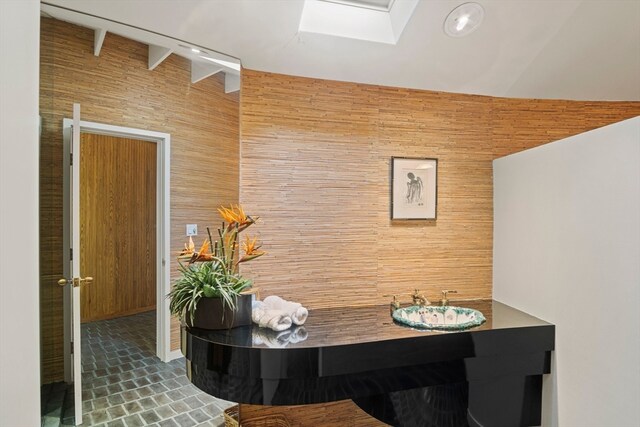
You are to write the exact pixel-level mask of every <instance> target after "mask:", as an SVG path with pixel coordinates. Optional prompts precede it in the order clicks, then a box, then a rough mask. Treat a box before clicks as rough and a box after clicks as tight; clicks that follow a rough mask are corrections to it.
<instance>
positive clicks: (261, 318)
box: [251, 301, 292, 331]
mask: <svg viewBox="0 0 640 427" xmlns="http://www.w3.org/2000/svg"><path fill="white" fill-rule="evenodd" d="M251 320H253V323H256V324H257V325H258V326H260V327H261V328H269V329H272V330H274V331H284V330H285V329H289V328H290V327H291V324H292V320H291V316H289V315H288V314H287V313H286V312H284V311H281V310H274V309H272V308H270V307H267V306H266V305H265V304H264V303H263V302H261V301H255V302H254V303H253V305H252V310H251Z"/></svg>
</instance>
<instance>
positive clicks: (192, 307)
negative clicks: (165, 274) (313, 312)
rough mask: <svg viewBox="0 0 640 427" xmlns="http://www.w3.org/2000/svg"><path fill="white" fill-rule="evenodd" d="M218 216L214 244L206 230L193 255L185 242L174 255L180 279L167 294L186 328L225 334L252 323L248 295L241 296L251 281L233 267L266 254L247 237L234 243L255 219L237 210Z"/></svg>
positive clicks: (227, 210) (190, 243)
mask: <svg viewBox="0 0 640 427" xmlns="http://www.w3.org/2000/svg"><path fill="white" fill-rule="evenodd" d="M218 212H219V213H220V215H221V216H222V218H223V223H222V226H221V227H220V228H219V229H218V239H217V240H215V241H214V240H213V237H212V235H211V231H210V230H209V228H208V227H207V233H208V236H209V237H208V239H205V241H204V242H203V243H202V246H201V247H200V250H198V251H197V252H196V251H195V246H194V245H193V240H191V239H190V240H189V244H188V245H187V244H185V248H184V249H183V250H182V251H181V252H180V255H179V256H178V264H179V267H178V268H179V270H180V273H181V275H180V278H179V279H178V280H177V281H176V282H175V284H174V286H173V289H172V290H171V292H170V293H169V295H168V298H169V299H170V300H171V302H170V304H169V309H170V311H171V314H172V315H174V316H177V317H178V318H179V319H180V320H181V321H183V322H185V323H186V324H187V326H191V327H196V328H202V329H228V328H233V327H236V326H244V325H249V324H251V295H250V294H247V293H246V292H247V291H248V290H249V289H250V288H251V281H250V280H248V279H246V278H244V277H242V276H241V275H240V273H239V271H238V266H239V265H240V264H242V263H244V262H248V261H251V260H253V259H256V258H258V257H260V256H262V255H264V254H265V252H264V251H261V250H260V245H259V244H258V242H257V238H256V237H249V236H246V238H245V240H244V241H243V242H242V244H241V245H239V244H238V241H239V240H240V234H241V233H242V232H243V231H245V230H246V229H247V228H249V227H251V226H252V225H253V224H255V223H256V220H257V219H258V218H256V219H253V218H251V217H250V216H248V215H246V214H245V212H244V210H243V209H242V207H241V206H239V205H236V206H235V207H234V206H233V205H232V206H231V207H229V208H225V207H221V208H220V209H218ZM239 246H240V247H239ZM211 248H213V251H211V250H210V249H211ZM240 249H241V251H240ZM240 252H241V253H240Z"/></svg>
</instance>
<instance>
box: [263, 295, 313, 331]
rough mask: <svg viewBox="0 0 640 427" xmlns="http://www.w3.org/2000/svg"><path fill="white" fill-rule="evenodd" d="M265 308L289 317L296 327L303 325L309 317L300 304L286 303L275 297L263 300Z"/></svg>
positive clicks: (307, 311)
mask: <svg viewBox="0 0 640 427" xmlns="http://www.w3.org/2000/svg"><path fill="white" fill-rule="evenodd" d="M263 302H264V304H265V306H267V307H269V308H270V309H273V310H280V311H284V312H285V313H287V314H288V315H289V316H291V320H292V321H293V323H294V324H296V325H299V326H300V325H304V322H306V321H307V317H308V316H309V310H307V309H306V308H304V307H303V306H302V304H300V303H298V302H293V301H287V300H285V299H282V298H280V297H279V296H276V295H271V296H268V297H266V298H265V299H264V301H263Z"/></svg>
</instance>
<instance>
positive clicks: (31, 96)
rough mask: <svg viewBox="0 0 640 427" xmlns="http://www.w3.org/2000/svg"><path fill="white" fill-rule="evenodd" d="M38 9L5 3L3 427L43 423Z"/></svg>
mask: <svg viewBox="0 0 640 427" xmlns="http://www.w3.org/2000/svg"><path fill="white" fill-rule="evenodd" d="M39 38H40V4H39V2H38V1H37V0H0V426H11V427H21V426H37V425H40V343H39V341H40V340H39V324H38V323H39V321H38V316H39V302H38V300H39V292H38V288H39V285H38V280H39V277H38V276H39V271H38V268H39V262H38V259H39V244H38V234H39V230H38V156H39V143H38V86H39V82H38V75H39V44H40V41H39Z"/></svg>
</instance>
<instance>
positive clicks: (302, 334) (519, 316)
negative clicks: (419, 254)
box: [188, 300, 552, 349]
mask: <svg viewBox="0 0 640 427" xmlns="http://www.w3.org/2000/svg"><path fill="white" fill-rule="evenodd" d="M451 305H452V306H458V307H468V308H473V309H476V310H479V311H480V312H482V314H484V316H485V318H486V319H487V321H486V322H485V323H484V324H482V325H480V326H477V327H474V328H471V329H467V330H464V331H446V332H444V331H432V330H424V329H416V328H412V327H408V326H405V325H402V324H400V323H396V322H394V320H393V319H392V318H391V315H390V312H389V305H387V304H385V305H375V306H360V307H336V308H321V309H315V310H314V309H310V310H309V317H308V319H307V321H306V323H305V324H304V326H301V327H297V328H296V327H295V326H294V327H292V328H291V329H289V330H287V331H283V332H274V331H271V330H269V329H264V328H259V327H258V326H255V325H253V326H243V327H238V328H234V329H230V330H219V331H209V330H202V329H197V328H188V331H189V334H190V335H191V336H192V337H194V338H197V339H200V340H204V341H208V342H211V343H214V344H221V345H225V346H231V347H242V348H253V349H266V348H278V349H302V348H322V347H331V346H344V345H354V344H365V343H372V342H381V341H390V340H402V339H406V338H416V337H424V336H430V335H439V336H442V335H454V334H469V333H477V332H483V331H495V330H505V329H512V328H527V327H544V326H551V327H552V325H551V324H550V323H547V322H545V321H543V320H540V319H538V318H536V317H533V316H531V315H529V314H527V313H524V312H522V311H520V310H517V309H515V308H513V307H510V306H508V305H506V304H503V303H500V302H498V301H494V300H468V301H464V300H459V301H452V302H451Z"/></svg>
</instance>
